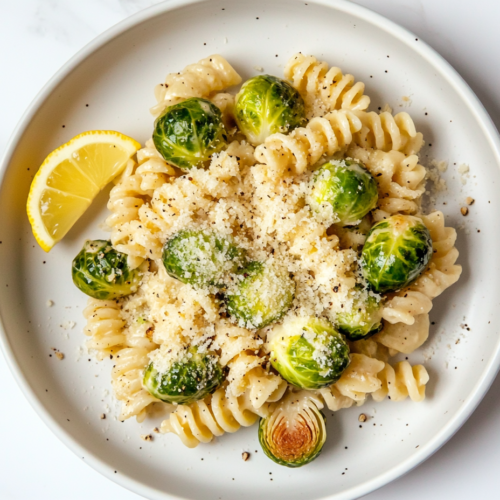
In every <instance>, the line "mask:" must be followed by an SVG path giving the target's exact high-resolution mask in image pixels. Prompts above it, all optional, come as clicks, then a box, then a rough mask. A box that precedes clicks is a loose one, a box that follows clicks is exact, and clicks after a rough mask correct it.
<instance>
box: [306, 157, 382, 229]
mask: <svg viewBox="0 0 500 500" xmlns="http://www.w3.org/2000/svg"><path fill="white" fill-rule="evenodd" d="M377 200H378V191H377V183H376V182H375V179H374V178H373V176H372V175H371V174H370V172H368V170H366V168H365V167H364V166H363V164H362V163H361V162H358V161H354V160H339V161H337V160H331V161H329V162H327V163H325V164H324V165H322V166H321V167H320V168H319V170H317V171H316V173H315V175H314V177H313V180H312V183H311V188H310V191H309V193H308V196H307V203H308V204H309V206H310V207H311V208H312V209H313V211H314V212H316V213H319V214H325V215H326V216H327V217H331V216H333V219H334V220H336V221H337V222H340V223H341V224H342V225H344V226H348V225H354V224H359V223H360V222H361V219H362V218H363V217H364V216H365V215H366V214H367V213H368V212H369V211H370V210H372V209H373V208H375V207H376V205H377Z"/></svg>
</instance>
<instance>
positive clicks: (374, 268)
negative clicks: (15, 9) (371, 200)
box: [361, 215, 432, 293]
mask: <svg viewBox="0 0 500 500" xmlns="http://www.w3.org/2000/svg"><path fill="white" fill-rule="evenodd" d="M431 257H432V239H431V235H430V233H429V230H428V229H427V228H426V227H425V225H424V223H423V222H422V220H421V219H419V218H418V217H413V216H411V215H393V216H392V217H389V218H388V219H385V220H383V221H380V222H378V223H377V224H375V225H374V226H373V227H372V228H371V229H370V232H369V233H368V237H367V238H366V242H365V244H364V246H363V250H362V252H361V269H362V272H363V275H364V277H365V278H366V281H368V283H369V284H370V286H371V288H372V289H373V290H375V291H376V292H378V293H383V292H393V291H396V290H399V289H400V288H404V287H405V286H407V285H409V284H410V283H411V282H412V281H413V280H415V279H416V278H417V277H418V276H419V275H420V274H421V273H422V272H423V271H424V269H425V268H426V267H427V264H428V263H429V261H430V260H431Z"/></svg>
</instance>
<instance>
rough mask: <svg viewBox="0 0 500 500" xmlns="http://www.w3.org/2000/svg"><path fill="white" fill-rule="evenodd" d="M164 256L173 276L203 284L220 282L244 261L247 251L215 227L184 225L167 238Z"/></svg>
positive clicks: (167, 268)
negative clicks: (222, 234)
mask: <svg viewBox="0 0 500 500" xmlns="http://www.w3.org/2000/svg"><path fill="white" fill-rule="evenodd" d="M162 258H163V264H164V266H165V269H166V270H167V272H168V274H170V276H172V277H174V278H177V279H178V280H180V281H182V282H183V283H189V284H191V285H195V286H198V287H203V286H208V285H221V284H222V283H223V278H224V276H225V275H226V274H227V273H231V272H235V271H236V269H237V268H238V266H239V265H241V264H243V262H244V252H243V251H242V250H241V249H239V248H238V247H237V246H236V245H234V243H232V242H231V241H230V239H228V238H227V237H225V236H221V235H218V234H216V233H214V232H212V231H204V230H195V229H183V230H181V231H179V232H178V233H175V235H174V236H173V237H172V238H170V239H169V240H167V241H166V242H165V245H164V247H163V255H162Z"/></svg>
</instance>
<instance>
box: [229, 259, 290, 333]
mask: <svg viewBox="0 0 500 500" xmlns="http://www.w3.org/2000/svg"><path fill="white" fill-rule="evenodd" d="M239 276H240V278H241V279H240V281H239V282H238V283H236V284H235V285H233V286H232V287H231V288H230V289H229V290H228V292H227V295H226V307H227V311H228V313H229V314H230V315H231V317H232V318H233V320H234V321H236V322H237V323H238V324H239V325H240V326H242V327H246V328H263V327H265V326H267V325H269V324H270V323H273V322H274V321H278V320H279V319H280V318H282V317H283V315H284V314H285V313H286V312H287V311H288V309H289V308H290V306H291V305H292V302H293V297H294V293H295V283H294V281H293V280H292V279H291V278H290V276H289V275H288V272H287V271H286V270H283V269H281V268H278V267H276V266H274V265H269V264H268V263H262V262H251V263H250V264H248V265H247V266H246V267H245V268H244V269H242V270H240V271H239Z"/></svg>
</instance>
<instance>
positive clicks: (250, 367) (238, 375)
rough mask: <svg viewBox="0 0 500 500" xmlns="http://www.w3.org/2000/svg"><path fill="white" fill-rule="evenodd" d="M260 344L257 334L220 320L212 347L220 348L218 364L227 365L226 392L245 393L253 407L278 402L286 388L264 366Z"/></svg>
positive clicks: (285, 384)
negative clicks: (260, 353)
mask: <svg viewBox="0 0 500 500" xmlns="http://www.w3.org/2000/svg"><path fill="white" fill-rule="evenodd" d="M262 344H263V342H262V339H260V337H258V336H257V335H255V334H252V333H251V332H250V331H249V330H246V329H244V328H239V327H237V326H233V325H231V324H229V323H222V324H221V325H219V326H218V328H217V335H216V340H215V346H217V347H219V348H220V351H221V355H220V363H221V365H222V366H226V365H227V366H228V367H229V372H228V375H227V381H228V384H227V393H228V394H229V395H232V396H234V397H239V396H242V395H243V394H244V393H247V397H248V400H249V402H250V403H251V405H252V407H253V408H255V409H259V408H261V407H262V406H263V405H264V404H265V403H269V402H274V401H278V400H279V399H281V397H282V396H283V394H284V392H285V391H286V388H287V383H286V382H285V381H284V380H283V379H282V378H281V377H280V376H279V375H275V374H274V373H270V372H269V371H267V370H265V369H264V367H263V365H264V363H266V361H267V359H266V357H263V356H261V355H259V349H260V347H261V346H262Z"/></svg>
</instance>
